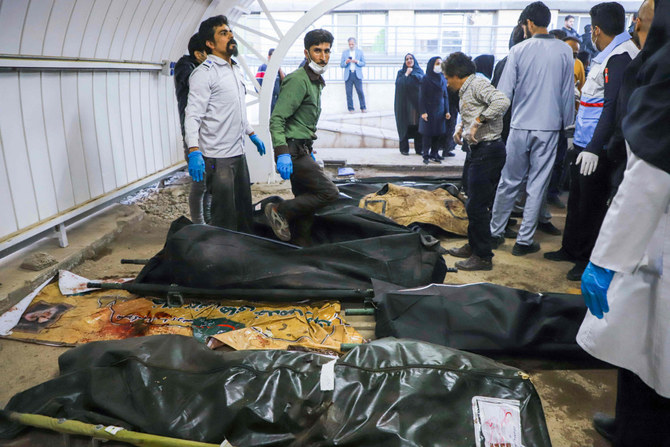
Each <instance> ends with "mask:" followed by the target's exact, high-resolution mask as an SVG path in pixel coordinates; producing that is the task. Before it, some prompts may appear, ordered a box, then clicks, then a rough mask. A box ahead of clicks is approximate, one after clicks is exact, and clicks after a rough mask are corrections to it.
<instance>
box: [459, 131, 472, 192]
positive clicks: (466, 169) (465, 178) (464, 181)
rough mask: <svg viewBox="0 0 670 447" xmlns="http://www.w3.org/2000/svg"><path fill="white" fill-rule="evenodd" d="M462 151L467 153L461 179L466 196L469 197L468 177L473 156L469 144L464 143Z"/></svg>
mask: <svg viewBox="0 0 670 447" xmlns="http://www.w3.org/2000/svg"><path fill="white" fill-rule="evenodd" d="M461 150H462V151H463V152H465V161H464V162H463V178H462V179H461V182H462V184H461V189H462V190H463V192H464V193H465V195H468V176H469V173H470V162H471V161H472V156H471V155H470V146H468V143H466V142H465V141H463V144H462V145H461Z"/></svg>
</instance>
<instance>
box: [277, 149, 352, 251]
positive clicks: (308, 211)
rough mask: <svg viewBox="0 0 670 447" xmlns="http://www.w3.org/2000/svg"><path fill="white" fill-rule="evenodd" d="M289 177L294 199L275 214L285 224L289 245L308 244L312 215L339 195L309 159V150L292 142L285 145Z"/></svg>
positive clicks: (287, 201) (283, 204)
mask: <svg viewBox="0 0 670 447" xmlns="http://www.w3.org/2000/svg"><path fill="white" fill-rule="evenodd" d="M288 146H289V151H290V153H291V160H292V162H293V174H291V191H293V195H294V196H295V198H294V199H291V200H285V201H283V202H281V203H280V204H279V207H278V211H279V213H280V214H282V215H283V216H284V217H286V219H287V220H288V221H289V225H290V227H291V235H292V237H293V239H292V240H293V241H294V242H295V243H297V244H298V245H303V246H304V245H309V244H310V243H311V234H312V221H313V219H314V212H315V211H317V210H318V209H320V208H323V207H324V206H326V205H328V204H329V203H332V202H334V201H336V200H337V198H338V196H339V191H338V189H337V186H335V184H334V183H333V182H331V181H330V179H329V178H328V177H326V174H324V172H323V171H322V170H321V168H320V167H319V165H318V164H317V163H316V161H314V159H313V158H312V156H311V153H312V148H311V146H308V145H306V144H303V143H297V142H295V141H293V140H290V141H289V142H288Z"/></svg>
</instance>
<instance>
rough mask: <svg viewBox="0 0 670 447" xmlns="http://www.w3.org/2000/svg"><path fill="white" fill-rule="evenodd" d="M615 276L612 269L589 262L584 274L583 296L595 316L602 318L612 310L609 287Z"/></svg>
mask: <svg viewBox="0 0 670 447" xmlns="http://www.w3.org/2000/svg"><path fill="white" fill-rule="evenodd" d="M612 277H614V272H613V271H612V270H608V269H604V268H602V267H598V266H597V265H595V264H593V263H592V262H589V265H587V266H586V269H584V273H583V274H582V297H583V298H584V302H585V303H586V307H588V308H589V310H590V311H591V313H592V314H593V316H594V317H596V318H598V319H600V318H602V317H603V314H605V313H607V312H609V311H610V307H609V304H608V303H607V289H609V287H610V283H611V282H612Z"/></svg>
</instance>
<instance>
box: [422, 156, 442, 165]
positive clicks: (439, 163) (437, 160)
mask: <svg viewBox="0 0 670 447" xmlns="http://www.w3.org/2000/svg"><path fill="white" fill-rule="evenodd" d="M423 162H424V163H425V162H426V160H424V161H423ZM430 162H431V163H437V164H438V165H441V164H442V161H441V160H440V159H439V158H437V157H430Z"/></svg>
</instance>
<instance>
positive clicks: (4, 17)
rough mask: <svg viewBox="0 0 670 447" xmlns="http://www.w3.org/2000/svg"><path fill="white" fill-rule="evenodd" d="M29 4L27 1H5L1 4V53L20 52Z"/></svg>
mask: <svg viewBox="0 0 670 447" xmlns="http://www.w3.org/2000/svg"><path fill="white" fill-rule="evenodd" d="M28 6H29V3H28V2H26V1H3V2H2V3H1V4H0V30H2V31H0V53H5V54H18V53H19V49H20V46H21V30H22V29H23V23H24V22H25V18H26V12H27V11H28Z"/></svg>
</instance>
